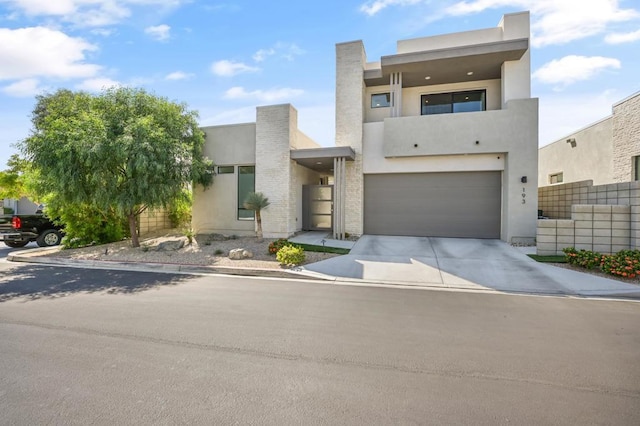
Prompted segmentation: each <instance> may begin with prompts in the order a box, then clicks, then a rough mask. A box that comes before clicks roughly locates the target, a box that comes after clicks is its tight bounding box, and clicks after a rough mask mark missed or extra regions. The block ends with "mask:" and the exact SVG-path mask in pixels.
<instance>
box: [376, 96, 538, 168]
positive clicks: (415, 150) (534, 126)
mask: <svg viewBox="0 0 640 426" xmlns="http://www.w3.org/2000/svg"><path fill="white" fill-rule="evenodd" d="M375 124H378V125H379V123H371V124H365V126H371V125H375ZM383 127H384V130H383V133H384V142H383V155H384V157H386V158H396V157H416V156H431V155H464V154H490V153H504V152H509V151H510V150H511V148H512V147H513V146H514V142H518V143H522V142H523V140H528V139H535V142H532V143H535V144H536V145H537V134H538V100H537V99H518V100H512V101H509V102H508V103H507V105H506V108H505V109H502V110H494V111H481V112H465V113H457V114H439V115H428V116H410V117H396V118H385V119H384V126H383ZM534 136H535V137H534Z"/></svg>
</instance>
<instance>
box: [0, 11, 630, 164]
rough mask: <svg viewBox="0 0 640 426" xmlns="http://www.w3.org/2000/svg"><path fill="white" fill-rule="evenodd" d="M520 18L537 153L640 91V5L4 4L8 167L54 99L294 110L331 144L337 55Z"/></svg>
mask: <svg viewBox="0 0 640 426" xmlns="http://www.w3.org/2000/svg"><path fill="white" fill-rule="evenodd" d="M523 10H529V11H530V12H531V32H532V37H531V49H532V52H531V60H532V64H531V71H532V96H533V97H537V98H539V99H540V146H544V145H546V144H548V143H550V142H553V141H555V140H557V139H560V138H562V137H563V136H565V135H567V134H569V133H571V132H573V131H575V130H578V129H580V128H582V127H585V126H587V125H589V124H591V123H593V122H595V121H598V120H600V119H602V118H605V117H607V116H608V115H610V114H611V107H612V104H614V103H615V102H618V101H620V100H622V99H624V98H626V97H628V96H630V95H632V94H634V93H636V92H638V91H639V90H640V54H639V52H640V0H617V1H616V0H465V1H460V0H325V1H322V2H312V1H287V0H280V1H264V2H262V1H260V2H258V1H255V0H254V1H248V0H246V1H244V0H239V1H236V0H227V1H199V0H0V169H2V168H4V164H5V163H6V160H7V159H8V157H9V156H10V155H11V154H12V153H14V152H16V148H15V147H14V144H15V143H16V142H18V141H20V140H22V139H24V138H25V137H27V136H28V135H29V132H30V128H31V123H30V115H31V111H32V109H33V107H34V104H35V95H37V94H42V93H51V92H54V91H55V90H57V89H59V88H67V89H72V90H86V91H91V92H99V91H100V90H101V89H103V88H105V87H109V86H113V85H126V86H132V87H142V88H144V89H146V90H148V91H150V92H152V93H154V94H156V95H159V96H163V97H166V98H168V99H170V100H174V101H178V102H185V103H186V104H187V105H188V106H189V108H190V109H192V110H197V111H198V112H199V114H200V124H201V125H203V126H205V125H215V124H229V123H242V122H251V121H255V107H256V106H259V105H269V104H281V103H291V104H293V105H294V106H295V107H296V108H297V109H298V115H299V127H300V128H301V130H302V131H304V132H305V133H307V134H308V135H309V136H311V137H312V138H313V139H315V140H316V142H318V143H319V144H321V145H323V146H332V145H333V144H334V137H335V134H334V129H335V116H334V115H335V100H334V99H335V44H336V43H340V42H344V41H352V40H363V42H364V45H365V49H366V51H367V56H368V60H369V61H376V60H380V57H381V56H384V55H391V54H394V53H395V43H396V41H397V40H401V39H407V38H416V37H423V36H430V35H439V34H446V33H452V32H459V31H468V30H475V29H483V28H491V27H495V26H496V25H497V24H498V22H499V21H500V19H501V17H502V15H503V14H505V13H512V12H519V11H523ZM214 161H215V159H214Z"/></svg>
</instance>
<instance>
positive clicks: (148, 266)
mask: <svg viewBox="0 0 640 426" xmlns="http://www.w3.org/2000/svg"><path fill="white" fill-rule="evenodd" d="M47 250H52V249H51V248H49V247H47V248H45V249H44V250H43V249H34V252H40V251H47ZM30 252H32V251H30ZM7 260H8V261H10V262H16V263H35V264H39V265H50V266H68V267H77V268H93V269H111V270H120V271H140V272H157V273H183V274H202V275H242V276H250V277H269V278H289V279H291V278H306V279H316V280H335V277H329V276H322V274H313V273H312V274H308V273H304V272H303V271H301V270H288V269H283V270H278V269H269V268H236V267H233V266H204V265H184V264H173V263H151V262H123V261H113V260H82V259H58V258H52V257H48V258H47V257H31V256H28V255H21V254H13V253H9V255H8V256H7Z"/></svg>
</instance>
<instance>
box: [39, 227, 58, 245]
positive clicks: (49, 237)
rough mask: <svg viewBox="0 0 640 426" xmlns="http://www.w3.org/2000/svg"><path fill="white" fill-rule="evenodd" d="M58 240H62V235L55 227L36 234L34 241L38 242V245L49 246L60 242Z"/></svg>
mask: <svg viewBox="0 0 640 426" xmlns="http://www.w3.org/2000/svg"><path fill="white" fill-rule="evenodd" d="M60 240H62V235H60V233H59V232H58V231H56V230H55V229H47V230H46V231H44V232H43V233H42V234H40V235H38V238H37V239H36V243H38V245H39V246H40V247H51V246H57V245H58V244H60Z"/></svg>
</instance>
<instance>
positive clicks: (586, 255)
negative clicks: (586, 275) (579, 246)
mask: <svg viewBox="0 0 640 426" xmlns="http://www.w3.org/2000/svg"><path fill="white" fill-rule="evenodd" d="M562 251H563V252H564V254H565V255H566V257H567V262H568V263H570V264H572V265H577V266H582V267H583V268H586V269H593V268H599V267H600V263H601V262H602V259H603V255H601V254H600V253H598V252H595V251H588V250H579V251H578V250H576V249H575V248H573V247H567V248H565V249H563V250H562Z"/></svg>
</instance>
